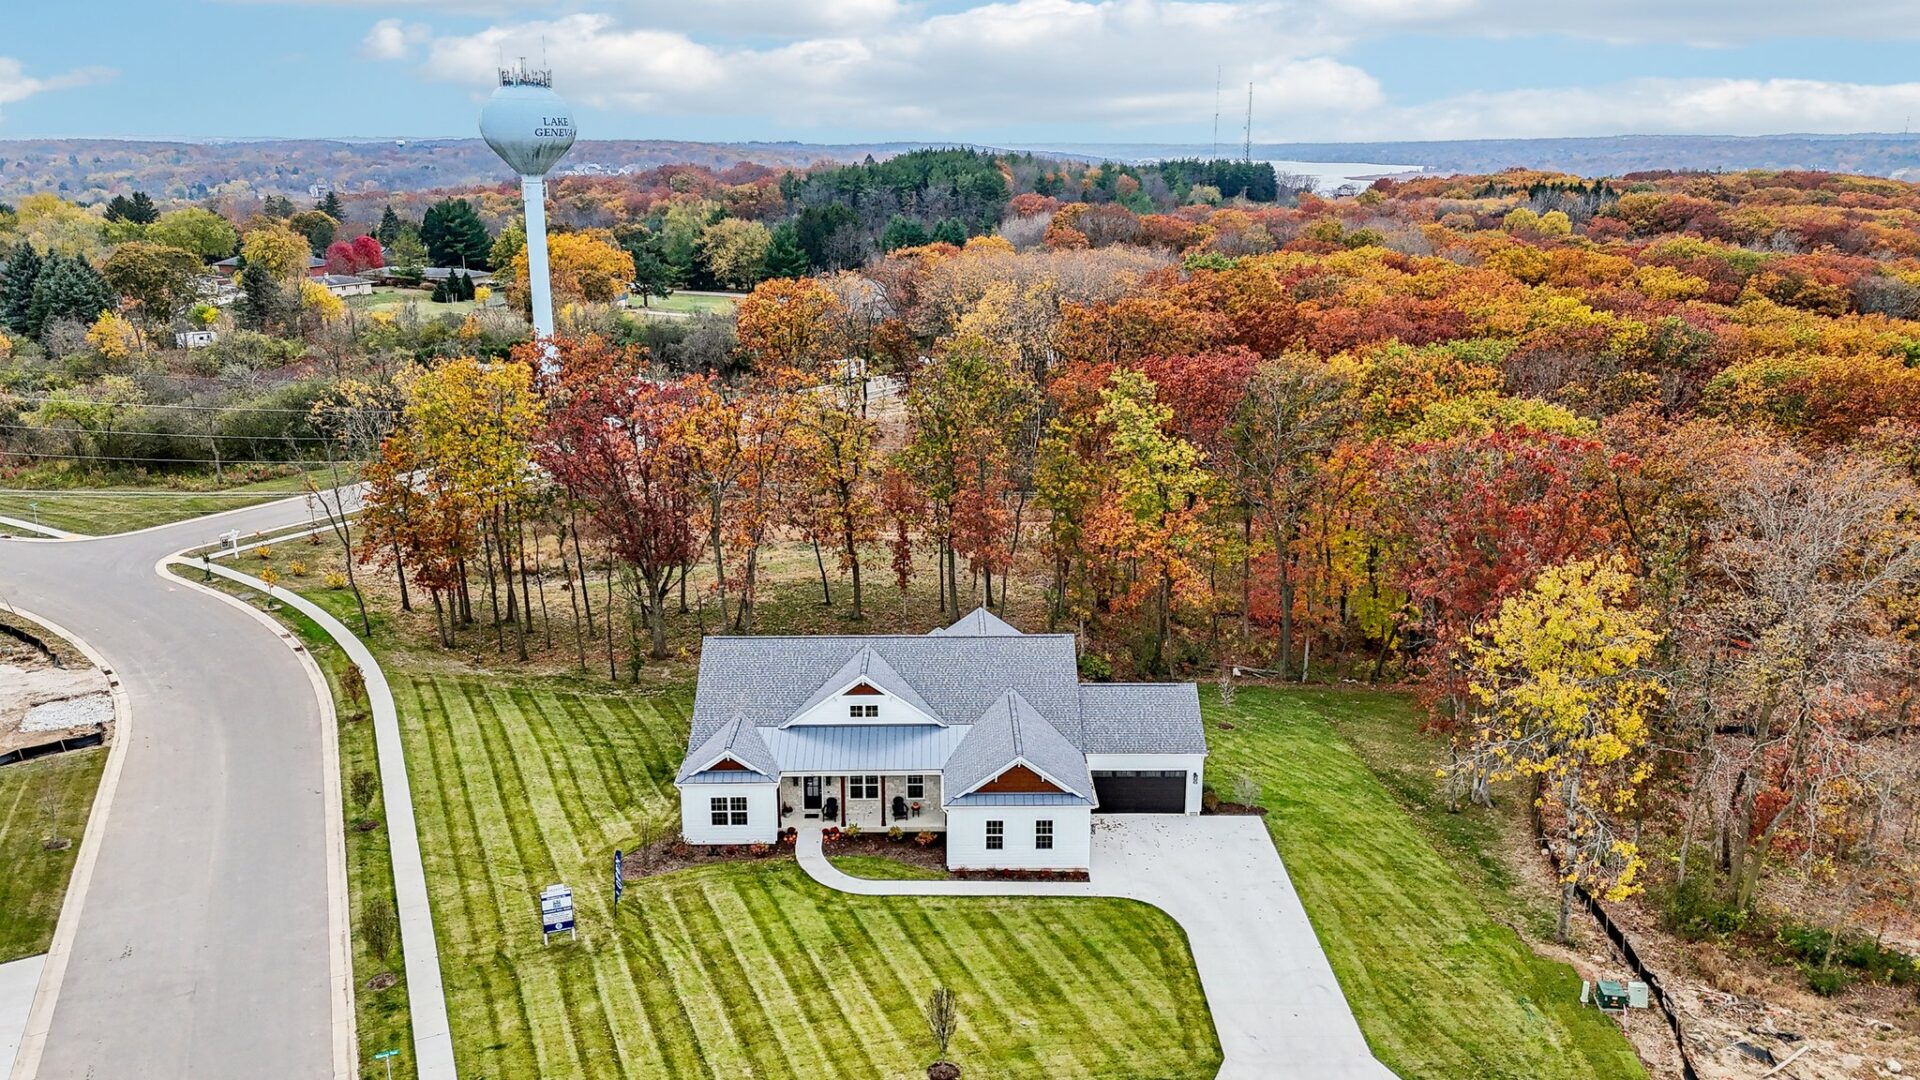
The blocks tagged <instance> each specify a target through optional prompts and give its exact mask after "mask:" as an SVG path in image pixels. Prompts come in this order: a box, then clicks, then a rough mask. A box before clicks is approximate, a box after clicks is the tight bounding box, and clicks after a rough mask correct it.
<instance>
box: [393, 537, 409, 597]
mask: <svg viewBox="0 0 1920 1080" xmlns="http://www.w3.org/2000/svg"><path fill="white" fill-rule="evenodd" d="M393 573H394V576H395V577H397V578H399V579H400V610H401V611H412V610H413V601H412V600H411V599H410V598H409V597H408V596H407V564H406V563H405V562H403V561H402V560H401V558H400V541H398V540H395V541H394V542H393Z"/></svg>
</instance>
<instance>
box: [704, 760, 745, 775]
mask: <svg viewBox="0 0 1920 1080" xmlns="http://www.w3.org/2000/svg"><path fill="white" fill-rule="evenodd" d="M707 771H708V772H752V771H753V770H751V769H749V768H747V767H746V766H745V765H742V764H740V761H739V759H737V758H730V757H723V758H721V759H720V760H719V761H716V762H714V763H713V764H711V765H709V766H707Z"/></svg>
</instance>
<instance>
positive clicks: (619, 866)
mask: <svg viewBox="0 0 1920 1080" xmlns="http://www.w3.org/2000/svg"><path fill="white" fill-rule="evenodd" d="M626 891H627V867H626V863H625V862H623V861H622V860H621V858H620V849H619V848H614V849H613V906H614V907H619V906H620V894H621V893H623V892H626Z"/></svg>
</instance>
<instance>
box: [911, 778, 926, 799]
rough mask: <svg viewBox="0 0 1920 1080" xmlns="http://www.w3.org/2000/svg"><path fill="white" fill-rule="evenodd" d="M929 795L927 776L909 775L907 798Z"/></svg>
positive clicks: (920, 797)
mask: <svg viewBox="0 0 1920 1080" xmlns="http://www.w3.org/2000/svg"><path fill="white" fill-rule="evenodd" d="M926 797H927V778H926V777H924V776H909V777H907V798H909V799H924V798H926Z"/></svg>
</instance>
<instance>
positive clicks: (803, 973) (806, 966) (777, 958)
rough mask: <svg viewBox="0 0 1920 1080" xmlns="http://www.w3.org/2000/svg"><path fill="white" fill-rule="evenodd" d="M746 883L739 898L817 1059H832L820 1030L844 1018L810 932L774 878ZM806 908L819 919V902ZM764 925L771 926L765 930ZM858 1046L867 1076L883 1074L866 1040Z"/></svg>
mask: <svg viewBox="0 0 1920 1080" xmlns="http://www.w3.org/2000/svg"><path fill="white" fill-rule="evenodd" d="M744 884H745V886H746V887H745V888H743V889H741V890H740V901H741V903H742V904H743V905H744V906H745V908H746V911H747V915H748V917H749V919H751V921H752V922H753V923H754V927H755V930H756V932H758V933H759V936H760V937H761V939H762V940H764V941H765V942H766V945H767V948H768V951H769V952H770V953H771V955H772V957H773V962H774V966H775V968H776V969H777V970H778V971H779V972H780V977H781V979H782V981H783V982H784V984H785V985H786V987H787V992H788V994H790V995H791V997H792V1000H793V1002H794V1004H795V1005H796V1006H797V1007H798V1009H799V1010H800V1012H801V1014H802V1015H803V1016H804V1017H805V1019H806V1025H805V1027H806V1032H807V1037H808V1039H809V1040H811V1041H812V1043H813V1045H814V1050H815V1055H816V1056H815V1058H814V1060H816V1061H831V1060H833V1054H832V1053H831V1052H830V1051H829V1050H828V1048H827V1046H826V1045H825V1044H824V1043H823V1042H822V1041H821V1039H820V1035H819V1033H820V1032H822V1031H831V1030H832V1029H834V1028H836V1027H838V1026H839V1025H840V1024H841V1022H842V1020H843V1018H842V1016H841V1015H840V1013H839V1011H838V1010H835V1009H831V1008H829V1007H828V1002H827V995H826V988H827V987H828V986H829V985H830V984H829V982H828V980H827V975H826V972H825V971H823V970H821V968H820V964H819V962H818V960H817V959H816V958H815V956H814V952H813V950H812V949H810V948H808V947H807V937H808V935H803V934H802V933H801V932H800V930H799V928H798V927H796V926H795V925H794V924H793V920H792V919H791V918H790V917H789V916H788V911H789V908H791V907H795V906H797V905H794V904H792V903H791V902H789V903H788V904H784V905H783V904H781V903H780V902H779V901H778V900H776V899H775V897H774V893H773V888H772V881H771V879H770V878H769V877H768V876H767V875H764V874H762V875H757V876H756V878H755V879H754V880H752V881H748V882H745V883H744ZM807 911H808V914H810V915H812V916H815V917H816V918H817V917H818V916H819V915H820V908H819V906H818V905H809V906H808V908H807ZM762 927H766V928H768V929H765V930H762V929H761V928H762ZM856 1045H857V1046H858V1048H859V1051H860V1057H861V1059H862V1060H863V1061H864V1062H865V1064H866V1067H867V1069H866V1075H872V1076H878V1075H880V1070H879V1068H878V1066H877V1065H876V1064H875V1062H874V1060H873V1057H872V1055H871V1054H870V1053H869V1052H868V1051H869V1047H868V1046H866V1045H865V1044H864V1043H861V1044H856Z"/></svg>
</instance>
